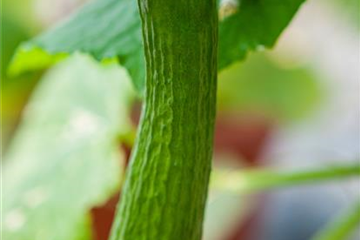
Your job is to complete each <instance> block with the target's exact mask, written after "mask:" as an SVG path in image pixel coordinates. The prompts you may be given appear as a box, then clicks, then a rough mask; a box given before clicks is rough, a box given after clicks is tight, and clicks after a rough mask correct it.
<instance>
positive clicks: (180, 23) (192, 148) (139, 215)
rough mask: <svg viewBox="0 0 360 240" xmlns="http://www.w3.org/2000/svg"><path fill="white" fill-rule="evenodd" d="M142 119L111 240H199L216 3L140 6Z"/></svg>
mask: <svg viewBox="0 0 360 240" xmlns="http://www.w3.org/2000/svg"><path fill="white" fill-rule="evenodd" d="M138 4H139V9H140V16H141V20H142V28H143V41H144V49H145V59H146V71H147V74H146V87H145V99H144V104H143V110H142V116H141V120H140V126H139V130H138V135H137V140H136V143H135V146H134V148H133V152H132V156H131V162H130V165H129V168H128V170H127V175H126V180H125V184H124V188H123V192H122V197H121V203H120V205H119V207H118V210H117V214H116V218H115V222H114V225H113V229H112V234H111V238H110V239H111V240H200V239H201V236H202V225H203V219H204V209H205V203H206V198H207V192H208V182H209V175H210V171H211V161H212V149H213V135H214V123H215V108H216V85H217V43H218V20H217V6H216V0H138Z"/></svg>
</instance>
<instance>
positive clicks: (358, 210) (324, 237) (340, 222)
mask: <svg viewBox="0 0 360 240" xmlns="http://www.w3.org/2000/svg"><path fill="white" fill-rule="evenodd" d="M359 223H360V202H358V203H357V204H356V205H355V206H354V207H352V208H351V209H349V211H347V212H346V213H345V214H344V215H342V216H340V217H339V218H338V219H336V220H335V221H333V222H331V223H330V224H329V225H328V226H326V227H325V228H324V229H323V230H321V231H320V232H319V233H318V234H316V235H315V237H314V238H313V240H344V239H348V238H349V237H350V235H351V233H352V232H353V231H354V230H355V229H356V228H357V227H358V226H359Z"/></svg>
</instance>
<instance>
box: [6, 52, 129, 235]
mask: <svg viewBox="0 0 360 240" xmlns="http://www.w3.org/2000/svg"><path fill="white" fill-rule="evenodd" d="M119 79H120V80H122V81H119ZM130 85H131V84H130V81H129V80H128V76H127V74H126V71H124V70H121V69H120V68H119V67H118V66H117V65H116V64H107V65H106V66H104V67H100V66H99V65H98V64H97V63H96V62H95V61H94V60H92V59H90V58H89V57H84V56H79V55H75V56H74V57H71V58H69V59H68V60H66V61H65V62H63V63H61V64H60V65H58V66H57V67H55V68H54V69H53V70H51V71H50V72H49V73H48V74H47V75H46V76H45V78H44V79H43V80H42V82H41V83H40V86H39V88H38V89H37V90H36V92H35V93H34V95H33V97H32V99H31V101H30V104H29V105H28V106H27V109H26V112H25V116H24V119H23V121H22V123H21V125H20V128H19V130H18V132H17V134H16V136H15V138H14V140H13V142H12V144H11V146H10V149H9V150H8V152H7V154H6V156H5V159H4V162H5V164H4V171H3V173H4V175H3V179H4V182H5V183H6V184H4V188H3V194H4V196H6V197H5V198H4V202H3V209H2V211H3V212H2V216H3V225H2V228H3V233H2V234H3V236H4V239H9V240H10V239H11V240H44V239H52V240H64V239H66V240H87V239H91V238H90V237H91V231H90V230H91V228H90V224H91V222H90V218H89V215H88V214H89V209H90V208H92V207H94V206H95V205H99V204H102V203H104V201H106V200H107V199H108V198H109V197H110V196H111V195H112V194H114V193H115V191H117V190H118V189H119V187H120V181H121V174H122V160H123V157H124V155H123V153H122V152H119V147H118V144H119V143H118V142H117V139H118V137H119V134H120V135H124V134H127V133H128V132H129V131H131V130H132V128H131V125H130V119H129V117H128V116H129V114H128V111H129V101H131V99H132V97H133V95H134V92H133V91H131V86H130Z"/></svg>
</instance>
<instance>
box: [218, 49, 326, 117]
mask: <svg viewBox="0 0 360 240" xmlns="http://www.w3.org/2000/svg"><path fill="white" fill-rule="evenodd" d="M322 90H323V89H322V88H321V86H320V85H319V83H318V81H317V79H315V77H314V76H313V75H312V74H311V73H310V72H309V71H308V70H306V69H304V68H293V69H283V68H281V66H279V65H276V64H275V63H274V62H272V61H271V60H270V59H269V58H267V57H266V55H264V54H261V53H256V54H251V55H249V58H248V60H247V61H246V62H245V63H242V64H234V65H233V66H231V67H230V68H228V69H226V70H225V71H223V72H222V73H221V74H220V75H219V85H218V107H219V109H220V110H221V111H228V112H237V113H239V112H244V113H246V114H248V113H249V112H250V113H254V112H255V113H256V114H257V113H261V114H265V115H266V117H270V118H271V119H276V120H280V121H293V120H298V119H301V118H302V117H305V116H306V115H307V114H309V113H311V112H312V111H313V110H314V109H316V108H315V107H316V106H317V104H318V103H319V101H320V100H321V97H322V94H323V92H321V91H322Z"/></svg>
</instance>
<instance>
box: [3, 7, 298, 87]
mask: <svg viewBox="0 0 360 240" xmlns="http://www.w3.org/2000/svg"><path fill="white" fill-rule="evenodd" d="M136 2H137V1H136V0H97V1H93V2H90V3H89V4H87V5H86V6H84V7H83V8H82V9H81V10H80V11H78V12H77V13H75V14H74V15H73V16H72V17H71V18H70V19H68V20H67V21H65V22H64V23H62V24H60V25H59V26H57V27H55V28H53V29H51V30H50V31H48V32H46V33H44V34H43V35H41V36H39V37H37V38H35V39H34V40H32V41H30V42H28V43H25V44H24V45H22V46H21V47H20V48H19V50H18V51H17V53H16V55H15V57H14V59H13V64H12V66H11V67H10V70H9V71H10V74H13V75H14V74H19V73H21V72H24V71H30V70H34V69H38V68H44V67H46V64H43V63H44V62H45V63H48V64H49V65H50V64H51V63H52V61H49V60H46V61H45V60H43V61H41V63H42V64H39V65H38V66H36V64H29V63H31V61H26V60H24V59H26V58H29V59H31V58H32V57H34V51H38V49H39V48H40V49H44V50H45V51H46V52H47V53H48V54H50V55H54V56H57V57H58V54H64V53H73V52H77V51H79V52H85V53H88V54H91V55H92V56H94V57H95V58H96V59H98V60H103V59H108V58H115V57H117V58H119V59H120V63H121V64H122V65H123V66H124V67H125V68H126V69H127V70H128V71H129V74H130V76H131V77H132V80H133V82H134V85H135V86H136V88H137V90H138V91H140V92H142V91H143V89H144V79H145V72H144V71H145V64H144V52H143V47H142V40H141V23H140V17H139V14H138V9H137V3H136ZM303 2H304V0H242V1H240V4H239V6H238V9H237V10H236V11H235V12H234V14H233V15H231V16H229V17H227V18H225V19H224V20H223V21H221V22H220V30H219V34H220V43H219V49H220V50H219V69H222V68H224V67H226V66H228V65H229V64H231V63H233V62H235V61H239V60H242V59H243V58H244V57H245V55H246V53H247V52H248V51H253V50H257V49H259V48H263V47H272V46H273V45H274V44H275V41H276V39H277V38H278V37H279V35H280V33H281V32H282V31H283V30H284V28H285V27H286V26H287V24H288V23H289V22H290V21H291V19H292V17H293V16H294V14H295V13H296V11H297V9H298V8H299V6H300V5H301V3H303Z"/></svg>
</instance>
